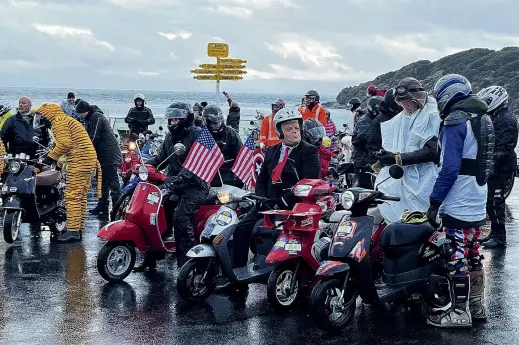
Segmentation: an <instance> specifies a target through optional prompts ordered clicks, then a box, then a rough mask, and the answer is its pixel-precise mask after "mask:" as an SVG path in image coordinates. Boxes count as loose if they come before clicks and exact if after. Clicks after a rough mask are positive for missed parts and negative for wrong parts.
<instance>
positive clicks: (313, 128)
mask: <svg viewBox="0 0 519 345" xmlns="http://www.w3.org/2000/svg"><path fill="white" fill-rule="evenodd" d="M325 135H326V131H325V130H324V127H323V125H321V124H320V123H319V122H317V121H316V120H314V119H308V120H306V121H304V122H303V139H304V140H305V141H306V142H307V143H309V144H313V145H315V144H319V145H318V146H321V145H320V144H321V141H322V139H323V137H324V136H325Z"/></svg>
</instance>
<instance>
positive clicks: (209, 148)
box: [182, 126, 224, 183]
mask: <svg viewBox="0 0 519 345" xmlns="http://www.w3.org/2000/svg"><path fill="white" fill-rule="evenodd" d="M223 162H224V158H223V154H222V151H220V148H219V147H218V145H216V142H215V141H214V139H213V137H212V136H211V133H209V130H208V129H207V127H205V126H204V127H202V133H200V135H199V136H198V138H197V139H196V141H195V143H194V144H193V146H192V147H191V150H189V153H188V155H187V157H186V160H185V161H184V164H183V165H182V167H184V168H186V169H187V170H189V171H191V172H192V173H193V174H195V175H197V176H198V177H200V178H201V179H202V180H204V181H205V182H207V183H211V181H212V180H213V178H214V176H215V175H216V173H217V172H218V169H220V167H221V166H222V164H223Z"/></svg>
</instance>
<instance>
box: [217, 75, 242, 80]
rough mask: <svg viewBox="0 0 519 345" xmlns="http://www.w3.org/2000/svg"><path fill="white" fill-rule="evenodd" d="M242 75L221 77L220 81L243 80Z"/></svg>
mask: <svg viewBox="0 0 519 345" xmlns="http://www.w3.org/2000/svg"><path fill="white" fill-rule="evenodd" d="M242 79H243V77H242V76H241V75H221V76H220V80H242Z"/></svg>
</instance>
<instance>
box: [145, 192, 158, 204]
mask: <svg viewBox="0 0 519 345" xmlns="http://www.w3.org/2000/svg"><path fill="white" fill-rule="evenodd" d="M147 199H148V201H150V202H152V203H157V202H159V199H160V198H159V196H158V195H153V194H148V198H147Z"/></svg>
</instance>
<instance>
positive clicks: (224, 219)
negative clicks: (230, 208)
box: [216, 213, 232, 225]
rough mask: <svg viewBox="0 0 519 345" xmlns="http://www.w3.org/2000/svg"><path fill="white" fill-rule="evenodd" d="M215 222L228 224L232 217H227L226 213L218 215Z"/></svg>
mask: <svg viewBox="0 0 519 345" xmlns="http://www.w3.org/2000/svg"><path fill="white" fill-rule="evenodd" d="M216 220H217V221H218V222H219V223H220V222H221V223H223V225H227V224H230V223H231V221H232V217H229V215H227V214H226V213H220V214H219V215H218V217H217V218H216Z"/></svg>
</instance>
